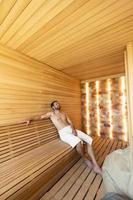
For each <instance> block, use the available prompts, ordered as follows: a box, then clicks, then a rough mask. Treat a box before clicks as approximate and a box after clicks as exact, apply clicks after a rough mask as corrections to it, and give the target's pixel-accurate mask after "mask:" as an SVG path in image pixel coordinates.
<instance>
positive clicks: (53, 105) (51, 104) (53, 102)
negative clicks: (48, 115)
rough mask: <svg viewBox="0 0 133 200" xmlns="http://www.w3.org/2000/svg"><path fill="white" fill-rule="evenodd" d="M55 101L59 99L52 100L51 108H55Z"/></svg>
mask: <svg viewBox="0 0 133 200" xmlns="http://www.w3.org/2000/svg"><path fill="white" fill-rule="evenodd" d="M55 102H57V101H56V100H55V101H52V103H51V108H53V106H54V103H55Z"/></svg>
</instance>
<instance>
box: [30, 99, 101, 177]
mask: <svg viewBox="0 0 133 200" xmlns="http://www.w3.org/2000/svg"><path fill="white" fill-rule="evenodd" d="M51 108H52V112H48V113H46V114H44V115H41V116H40V117H39V118H40V119H46V118H50V119H51V121H52V122H53V124H54V125H55V127H56V128H57V130H58V133H59V137H60V139H61V140H62V141H63V142H65V143H68V144H69V145H71V147H72V148H75V147H76V150H77V152H78V153H79V154H80V155H81V156H82V157H83V159H84V161H85V163H86V164H87V165H88V167H89V168H90V169H93V170H94V172H96V173H98V174H100V175H102V170H101V169H100V167H99V166H98V164H97V162H96V159H95V157H94V153H93V150H92V147H91V144H92V138H91V137H90V136H89V135H87V134H85V133H83V132H82V131H80V130H77V129H75V127H74V125H73V123H72V122H71V120H70V119H69V117H68V116H67V114H66V113H64V112H62V111H61V106H60V104H59V102H58V101H53V102H52V103H51ZM34 119H38V117H37V118H34ZM31 120H33V119H31ZM31 120H28V121H27V125H29V123H30V121H31ZM82 141H84V142H86V144H87V150H88V154H89V155H90V158H91V160H92V162H91V161H89V160H88V158H87V157H86V156H85V155H84V153H83V147H82Z"/></svg>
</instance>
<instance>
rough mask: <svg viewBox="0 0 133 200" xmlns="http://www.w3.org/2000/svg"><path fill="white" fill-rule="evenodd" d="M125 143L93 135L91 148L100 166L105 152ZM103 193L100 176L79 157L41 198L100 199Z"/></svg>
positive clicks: (123, 145)
mask: <svg viewBox="0 0 133 200" xmlns="http://www.w3.org/2000/svg"><path fill="white" fill-rule="evenodd" d="M126 145H127V144H126V143H125V142H122V141H115V140H110V139H102V138H99V137H95V138H94V142H93V148H94V152H95V155H96V159H97V161H98V164H99V165H100V166H102V164H103V161H104V159H105V157H106V155H107V154H109V153H110V152H112V151H114V150H115V149H119V148H125V147H126ZM103 195H104V192H103V185H102V178H101V177H100V176H99V175H96V174H95V173H94V172H93V171H92V170H90V169H89V168H88V167H87V166H86V164H85V163H84V162H83V159H82V158H81V159H80V160H79V161H78V162H77V163H76V164H75V165H74V166H73V167H72V168H71V169H70V170H69V171H67V172H66V174H65V175H64V176H63V177H62V178H61V179H60V180H59V181H58V182H57V183H56V184H55V185H54V186H53V187H52V188H51V189H50V190H49V191H48V192H47V193H46V194H45V195H44V196H43V197H42V198H41V200H100V199H101V198H102V197H103Z"/></svg>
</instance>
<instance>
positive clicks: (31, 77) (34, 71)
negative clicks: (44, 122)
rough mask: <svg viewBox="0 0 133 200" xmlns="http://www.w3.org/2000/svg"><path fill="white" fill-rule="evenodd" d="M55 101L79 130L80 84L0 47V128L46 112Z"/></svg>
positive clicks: (48, 67) (46, 66) (58, 72)
mask: <svg viewBox="0 0 133 200" xmlns="http://www.w3.org/2000/svg"><path fill="white" fill-rule="evenodd" d="M53 100H58V101H60V103H61V104H62V108H63V110H64V111H67V112H68V114H69V116H70V118H71V119H72V121H73V122H74V123H75V125H76V127H78V128H79V127H80V121H81V120H80V116H81V113H80V83H79V81H78V80H76V79H73V78H71V77H70V76H68V75H66V74H64V73H63V72H60V71H57V70H55V69H53V68H51V67H50V66H48V65H45V64H42V63H40V62H38V61H36V60H34V59H31V58H30V57H27V56H25V55H23V54H20V53H18V52H16V51H14V50H11V49H9V48H7V47H5V46H2V45H1V46H0V111H1V114H0V125H6V124H12V123H19V122H21V121H24V120H26V119H28V118H30V117H32V116H36V115H41V114H42V113H46V112H47V111H49V110H50V107H49V105H50V102H51V101H53Z"/></svg>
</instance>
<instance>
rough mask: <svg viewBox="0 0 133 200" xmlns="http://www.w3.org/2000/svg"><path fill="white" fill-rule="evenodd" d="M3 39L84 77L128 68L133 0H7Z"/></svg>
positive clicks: (2, 9) (0, 18) (0, 17)
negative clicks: (124, 55)
mask: <svg viewBox="0 0 133 200" xmlns="http://www.w3.org/2000/svg"><path fill="white" fill-rule="evenodd" d="M0 2H1V3H0V24H1V25H0V43H1V44H3V45H6V46H8V47H10V48H12V49H15V50H16V51H19V52H21V53H23V54H25V55H28V56H30V57H32V58H34V59H37V60H39V61H41V62H43V63H45V64H48V65H50V66H51V67H53V68H56V69H58V70H62V71H64V72H65V73H67V74H69V75H71V76H75V77H76V78H78V79H81V80H84V79H89V78H94V77H98V76H106V75H110V74H118V73H123V72H124V59H123V51H124V48H125V45H126V44H127V43H128V42H129V41H131V40H133V0H1V1H0Z"/></svg>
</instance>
